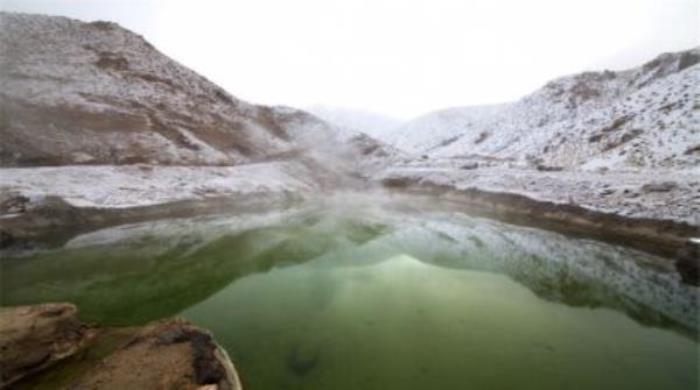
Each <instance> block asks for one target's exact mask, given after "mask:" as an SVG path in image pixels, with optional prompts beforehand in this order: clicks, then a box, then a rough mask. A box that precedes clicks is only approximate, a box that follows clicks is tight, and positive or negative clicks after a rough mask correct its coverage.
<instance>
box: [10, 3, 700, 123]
mask: <svg viewBox="0 0 700 390" xmlns="http://www.w3.org/2000/svg"><path fill="white" fill-rule="evenodd" d="M699 3H700V0H656V1H654V0H583V1H566V0H483V1H480V0H425V1H419V0H413V1H411V0H367V1H364V0H344V1H340V0H294V1H290V0H276V1H275V0H234V1H214V0H196V1H195V0H185V1H177V0H151V1H126V0H124V1H115V0H106V1H97V0H54V1H48V0H0V8H1V9H3V10H13V11H24V12H39V13H46V14H54V15H65V16H71V17H75V18H78V19H82V20H87V21H90V20H97V19H101V20H111V21H115V22H117V23H119V24H121V25H122V26H125V27H127V28H129V29H131V30H134V31H136V32H138V33H139V34H142V35H144V36H145V37H146V39H148V40H149V41H150V42H151V43H153V44H154V45H155V46H156V47H157V48H158V49H160V50H161V51H162V52H164V53H165V54H167V55H169V56H171V57H172V58H174V59H176V60H178V61H179V62H181V63H182V64H184V65H186V66H188V67H190V68H192V69H194V70H196V71H197V72H199V73H201V74H203V75H204V76H206V77H207V78H209V79H210V80H212V81H214V82H216V83H217V84H219V85H221V86H223V87H224V88H225V89H227V90H228V91H229V92H231V93H232V94H234V95H235V96H238V97H239V98H242V99H245V100H249V101H252V102H255V103H264V104H284V105H290V106H295V107H302V108H303V107H307V106H311V105H315V104H322V105H326V106H338V107H345V108H352V109H361V110H368V111H373V112H376V113H382V114H385V115H388V116H393V117H396V118H400V119H408V118H410V117H414V116H417V115H420V114H423V113H425V112H427V111H431V110H435V109H439V108H445V107H451V106H461V105H473V104H488V103H495V102H502V101H509V100H514V99H517V98H519V97H521V96H522V95H525V94H527V93H529V92H531V91H533V90H534V89H536V88H539V87H540V86H542V85H543V84H544V83H545V82H546V81H548V80H549V79H552V78H554V77H558V76H562V75H566V74H570V73H576V72H580V71H584V70H595V69H605V68H609V69H622V68H626V67H631V66H636V65H639V64H641V63H642V62H645V61H647V60H649V59H651V58H653V57H654V56H656V55H657V54H659V53H661V52H665V51H677V50H683V49H687V48H690V47H692V46H697V45H698V44H699V42H700V36H699V34H700V31H699V30H700V26H699V25H698V23H699V22H698V21H699V20H700V8H699Z"/></svg>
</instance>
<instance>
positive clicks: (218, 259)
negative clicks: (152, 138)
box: [0, 198, 698, 390]
mask: <svg viewBox="0 0 700 390" xmlns="http://www.w3.org/2000/svg"><path fill="white" fill-rule="evenodd" d="M0 267H2V268H1V271H2V273H1V274H0V278H1V279H0V281H1V282H2V287H0V288H1V292H2V303H3V304H5V305H7V304H20V303H33V302H42V301H71V302H76V303H77V304H78V305H79V307H80V310H81V313H82V316H83V317H84V318H85V319H86V320H90V321H97V322H100V323H104V324H135V323H143V322H147V321H150V320H154V319H158V318H162V317H165V316H171V315H184V316H186V317H188V318H190V319H191V320H193V321H194V322H196V323H198V324H201V325H203V326H205V327H207V328H210V329H212V330H213V332H214V334H215V335H216V337H217V340H218V341H219V342H220V343H221V344H222V345H223V346H224V347H226V348H227V349H228V350H229V352H230V354H231V355H232V357H233V359H234V361H235V363H236V364H237V365H238V367H239V369H240V371H241V373H242V376H243V377H244V379H245V381H246V384H247V388H248V389H253V390H254V389H285V388H288V389H346V388H347V389H350V388H353V389H357V388H363V389H371V388H376V389H389V388H397V389H398V388H401V389H414V388H415V389H419V388H420V389H425V388H445V389H452V388H455V389H461V388H465V386H467V385H468V387H469V388H475V389H484V388H489V389H500V388H503V389H509V388H533V389H561V388H580V389H593V388H595V389H602V388H610V389H627V388H629V389H667V388H668V389H670V388H673V389H685V388H688V389H694V388H696V387H697V366H698V357H697V338H696V336H695V335H696V332H697V328H698V309H697V293H698V289H697V288H696V287H692V286H688V285H684V284H682V283H681V282H680V278H679V276H678V275H677V274H676V273H675V271H674V270H673V268H672V267H670V266H669V265H668V263H667V262H666V261H664V260H662V259H658V258H656V257H653V256H650V255H646V254H643V253H640V252H636V251H633V250H629V249H625V248H620V247H615V246H611V245H608V244H603V243H599V242H594V241H589V240H582V239H571V238H567V237H564V236H561V235H558V234H555V233H551V232H545V231H541V230H536V229H528V228H522V227H514V226H510V225H506V224H502V223H497V222H494V221H489V220H485V219H480V218H473V217H469V216H467V215H463V214H460V213H457V212H455V210H452V209H450V208H449V207H436V206H435V205H433V207H424V206H422V205H417V204H416V201H415V200H414V199H408V200H401V201H394V202H390V203H382V204H379V205H376V204H374V203H367V202H363V201H361V200H357V199H352V200H350V199H347V198H343V199H339V200H336V201H331V202H329V203H327V204H317V205H314V206H311V207H307V208H301V209H296V210H288V211H285V212H275V213H270V214H258V215H249V216H242V215H239V216H220V217H216V218H212V217H208V218H195V219H187V220H170V221H160V222H155V223H144V224H138V225H130V226H123V227H119V228H112V229H106V230H101V231H97V232H94V233H90V234H87V235H83V236H80V237H77V238H75V239H73V240H72V241H70V242H69V243H68V244H67V245H66V246H65V247H64V248H61V249H59V250H53V251H50V252H44V253H38V254H34V255H30V256H24V257H22V258H17V259H4V260H3V262H2V263H0Z"/></svg>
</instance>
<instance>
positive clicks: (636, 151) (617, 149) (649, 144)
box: [384, 48, 700, 169]
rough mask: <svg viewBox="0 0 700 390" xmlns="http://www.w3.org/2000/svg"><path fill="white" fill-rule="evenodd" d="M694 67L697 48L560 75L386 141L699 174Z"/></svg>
mask: <svg viewBox="0 0 700 390" xmlns="http://www.w3.org/2000/svg"><path fill="white" fill-rule="evenodd" d="M698 62H700V49H698V48H695V49H692V50H688V51H685V52H680V53H667V54H662V55H660V56H659V57H657V58H656V59H654V60H652V61H650V62H648V63H646V64H644V65H643V66H641V67H638V68H634V69H630V70H626V71H620V72H612V71H604V72H586V73H581V74H578V75H575V76H568V77H562V78H559V79H557V80H554V81H551V82H549V83H548V84H547V85H545V86H544V87H543V88H541V89H540V90H538V91H536V92H534V93H532V94H531V95H529V96H526V97H524V98H523V99H521V100H519V101H517V102H513V103H506V104H501V105H493V106H482V107H462V108H451V109H447V110H444V111H439V112H436V113H431V114H428V115H425V116H423V117H420V118H418V119H415V120H413V121H410V122H408V123H406V124H405V125H403V126H401V127H399V128H397V129H394V130H393V131H391V132H389V133H387V134H386V135H385V136H384V140H385V141H387V142H389V143H391V144H393V145H394V146H396V147H398V148H400V149H404V150H406V151H409V152H412V153H416V154H419V155H426V156H427V157H433V158H434V157H470V156H471V157H479V156H488V157H490V158H496V159H499V160H506V161H528V162H535V163H537V164H543V165H548V166H558V167H579V168H583V169H589V168H590V169H597V168H602V167H606V168H610V169H616V168H639V167H642V168H643V167H650V168H685V167H693V166H698V165H700V101H699V96H698V81H699V80H700V65H699V64H698Z"/></svg>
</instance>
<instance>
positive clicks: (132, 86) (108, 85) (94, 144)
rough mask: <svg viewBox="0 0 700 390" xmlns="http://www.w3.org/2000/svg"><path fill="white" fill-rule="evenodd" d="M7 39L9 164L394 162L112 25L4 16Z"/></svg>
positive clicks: (3, 46)
mask: <svg viewBox="0 0 700 390" xmlns="http://www.w3.org/2000/svg"><path fill="white" fill-rule="evenodd" d="M0 30H1V31H2V34H1V35H0V53H2V55H1V56H0V61H1V63H0V85H2V88H1V91H0V137H2V139H3V142H2V144H1V145H0V164H2V165H3V166H38V165H69V164H133V163H147V164H156V165H200V166H201V165H207V166H216V165H236V164H244V163H251V162H259V161H262V160H269V159H283V158H285V157H290V156H297V155H299V154H308V155H314V157H319V156H318V155H319V154H322V153H323V152H324V151H332V153H326V155H332V156H334V157H335V158H338V157H339V156H341V157H350V158H349V160H350V161H353V160H358V159H357V158H354V157H355V155H360V156H363V160H364V161H366V160H367V159H371V158H372V157H378V156H384V154H385V153H386V152H385V151H384V150H383V149H382V146H381V145H380V144H379V143H376V142H374V141H373V140H372V139H370V138H369V137H366V136H364V135H362V134H360V133H354V132H348V131H343V130H342V129H339V128H336V127H334V126H332V125H330V124H328V123H326V122H324V121H322V120H320V119H318V118H316V117H315V116H313V115H311V114H308V113H306V112H303V111H300V110H295V109H291V108H286V107H267V106H258V105H253V104H249V103H246V102H244V101H241V100H239V99H236V98H235V97H233V96H231V95H230V94H229V93H228V92H226V91H224V90H223V89H221V88H220V87H218V86H216V85H215V84H213V83H212V82H210V81H208V80H207V79H205V78H204V77H202V76H200V75H198V74H196V73H195V72H193V71H192V70H190V69H188V68H186V67H184V66H182V65H180V64H178V63H176V62H175V61H173V60H172V59H170V58H168V57H167V56H165V55H164V54H162V53H160V52H159V51H158V50H156V49H155V48H154V47H153V46H151V44H149V43H148V42H147V41H146V40H144V39H143V38H142V37H141V36H139V35H137V34H134V33H133V32H131V31H128V30H126V29H124V28H121V27H120V26H118V25H117V24H114V23H109V22H93V23H84V22H81V21H77V20H72V19H69V18H65V17H55V16H41V15H27V14H15V13H0ZM312 148H313V150H312V151H311V149H312Z"/></svg>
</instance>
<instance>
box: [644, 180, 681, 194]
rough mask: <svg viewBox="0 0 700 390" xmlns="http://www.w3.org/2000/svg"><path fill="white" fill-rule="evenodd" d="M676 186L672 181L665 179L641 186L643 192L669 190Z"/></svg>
mask: <svg viewBox="0 0 700 390" xmlns="http://www.w3.org/2000/svg"><path fill="white" fill-rule="evenodd" d="M677 187H678V184H676V182H674V181H665V182H662V183H648V184H645V185H643V186H642V191H644V192H669V191H671V190H674V189H676V188H677Z"/></svg>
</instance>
